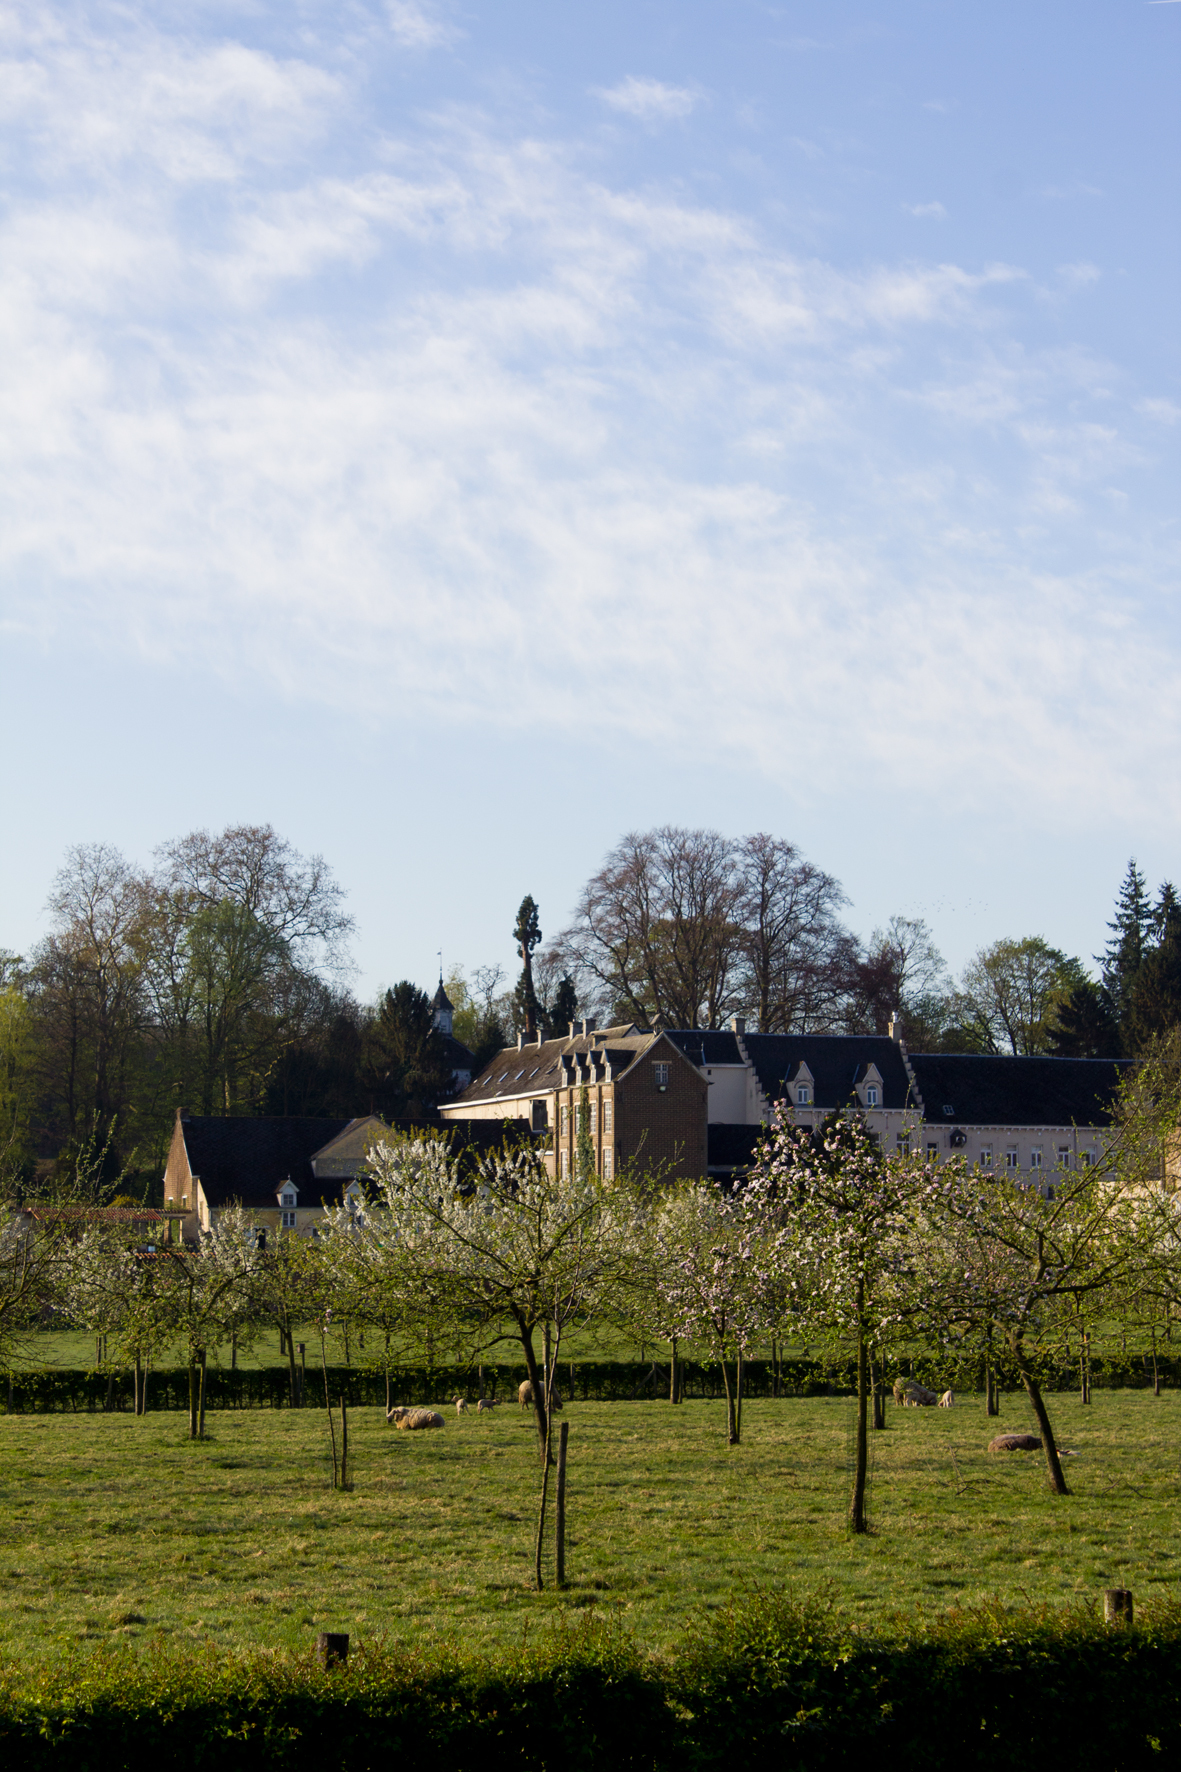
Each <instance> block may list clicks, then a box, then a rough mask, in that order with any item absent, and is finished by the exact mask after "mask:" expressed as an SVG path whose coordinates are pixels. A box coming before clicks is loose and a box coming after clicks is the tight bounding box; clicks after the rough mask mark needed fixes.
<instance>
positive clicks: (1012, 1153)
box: [1005, 1144, 1021, 1169]
mask: <svg viewBox="0 0 1181 1772" xmlns="http://www.w3.org/2000/svg"><path fill="white" fill-rule="evenodd" d="M1020 1167H1021V1163H1020V1160H1019V1158H1018V1153H1017V1146H1016V1145H1015V1144H1011V1145H1010V1146H1009V1148H1008V1150H1007V1151H1006V1152H1005V1168H1006V1169H1019V1168H1020Z"/></svg>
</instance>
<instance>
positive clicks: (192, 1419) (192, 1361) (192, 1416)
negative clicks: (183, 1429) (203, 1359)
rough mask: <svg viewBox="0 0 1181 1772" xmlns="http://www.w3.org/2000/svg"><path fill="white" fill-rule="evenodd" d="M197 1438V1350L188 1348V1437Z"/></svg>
mask: <svg viewBox="0 0 1181 1772" xmlns="http://www.w3.org/2000/svg"><path fill="white" fill-rule="evenodd" d="M196 1438H197V1350H196V1349H195V1348H190V1349H189V1439H190V1440H195V1439H196Z"/></svg>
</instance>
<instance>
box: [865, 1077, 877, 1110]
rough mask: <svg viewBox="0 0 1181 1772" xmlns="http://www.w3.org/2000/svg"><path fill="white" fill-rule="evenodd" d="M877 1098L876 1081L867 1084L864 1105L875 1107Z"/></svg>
mask: <svg viewBox="0 0 1181 1772" xmlns="http://www.w3.org/2000/svg"><path fill="white" fill-rule="evenodd" d="M878 1099H879V1090H878V1086H877V1084H876V1083H871V1084H870V1085H869V1087H868V1089H867V1090H866V1091H865V1105H866V1107H877V1105H878Z"/></svg>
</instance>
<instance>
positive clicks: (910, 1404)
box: [902, 1378, 939, 1409]
mask: <svg viewBox="0 0 1181 1772" xmlns="http://www.w3.org/2000/svg"><path fill="white" fill-rule="evenodd" d="M938 1401H939V1398H938V1396H937V1395H936V1393H935V1392H934V1391H929V1390H927V1389H926V1387H925V1386H924V1385H921V1384H916V1383H915V1381H914V1379H913V1378H912V1379H911V1381H910V1383H909V1384H908V1385H907V1387H906V1392H905V1395H904V1396H903V1398H902V1406H903V1408H904V1409H933V1408H934V1407H935V1405H936V1403H938Z"/></svg>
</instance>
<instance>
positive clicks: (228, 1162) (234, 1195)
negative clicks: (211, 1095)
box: [181, 1116, 353, 1206]
mask: <svg viewBox="0 0 1181 1772" xmlns="http://www.w3.org/2000/svg"><path fill="white" fill-rule="evenodd" d="M352 1123H353V1122H352V1120H351V1119H348V1120H310V1119H309V1120H300V1119H259V1120H248V1119H237V1118H225V1119H223V1118H216V1117H205V1116H193V1117H191V1118H189V1119H182V1120H181V1129H182V1131H183V1132H184V1139H185V1150H186V1152H187V1153H188V1159H189V1169H190V1171H191V1173H192V1174H193V1175H195V1176H196V1177H197V1178H198V1180H199V1181H200V1183H201V1186H202V1189H203V1190H204V1193H205V1198H206V1199H207V1200H208V1202H209V1204H210V1205H211V1206H227V1205H229V1204H230V1203H231V1202H232V1201H234V1200H241V1202H242V1204H243V1205H244V1206H264V1205H265V1206H273V1205H274V1204H275V1190H276V1188H277V1187H278V1185H279V1183H280V1182H281V1181H293V1182H294V1183H295V1185H296V1187H297V1188H298V1190H299V1204H300V1205H301V1206H316V1205H319V1203H320V1201H321V1200H322V1199H323V1200H331V1201H334V1202H335V1203H337V1204H339V1201H340V1190H341V1182H340V1180H339V1178H337V1179H335V1180H328V1181H324V1182H318V1181H317V1180H316V1178H315V1176H314V1175H313V1174H312V1162H311V1160H312V1158H313V1157H314V1156H315V1154H316V1152H317V1151H318V1150H322V1149H323V1147H324V1146H325V1145H326V1144H329V1143H330V1142H331V1141H332V1139H334V1138H338V1137H339V1136H340V1134H341V1133H342V1132H343V1131H344V1130H345V1128H346V1127H348V1126H351V1125H352Z"/></svg>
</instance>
